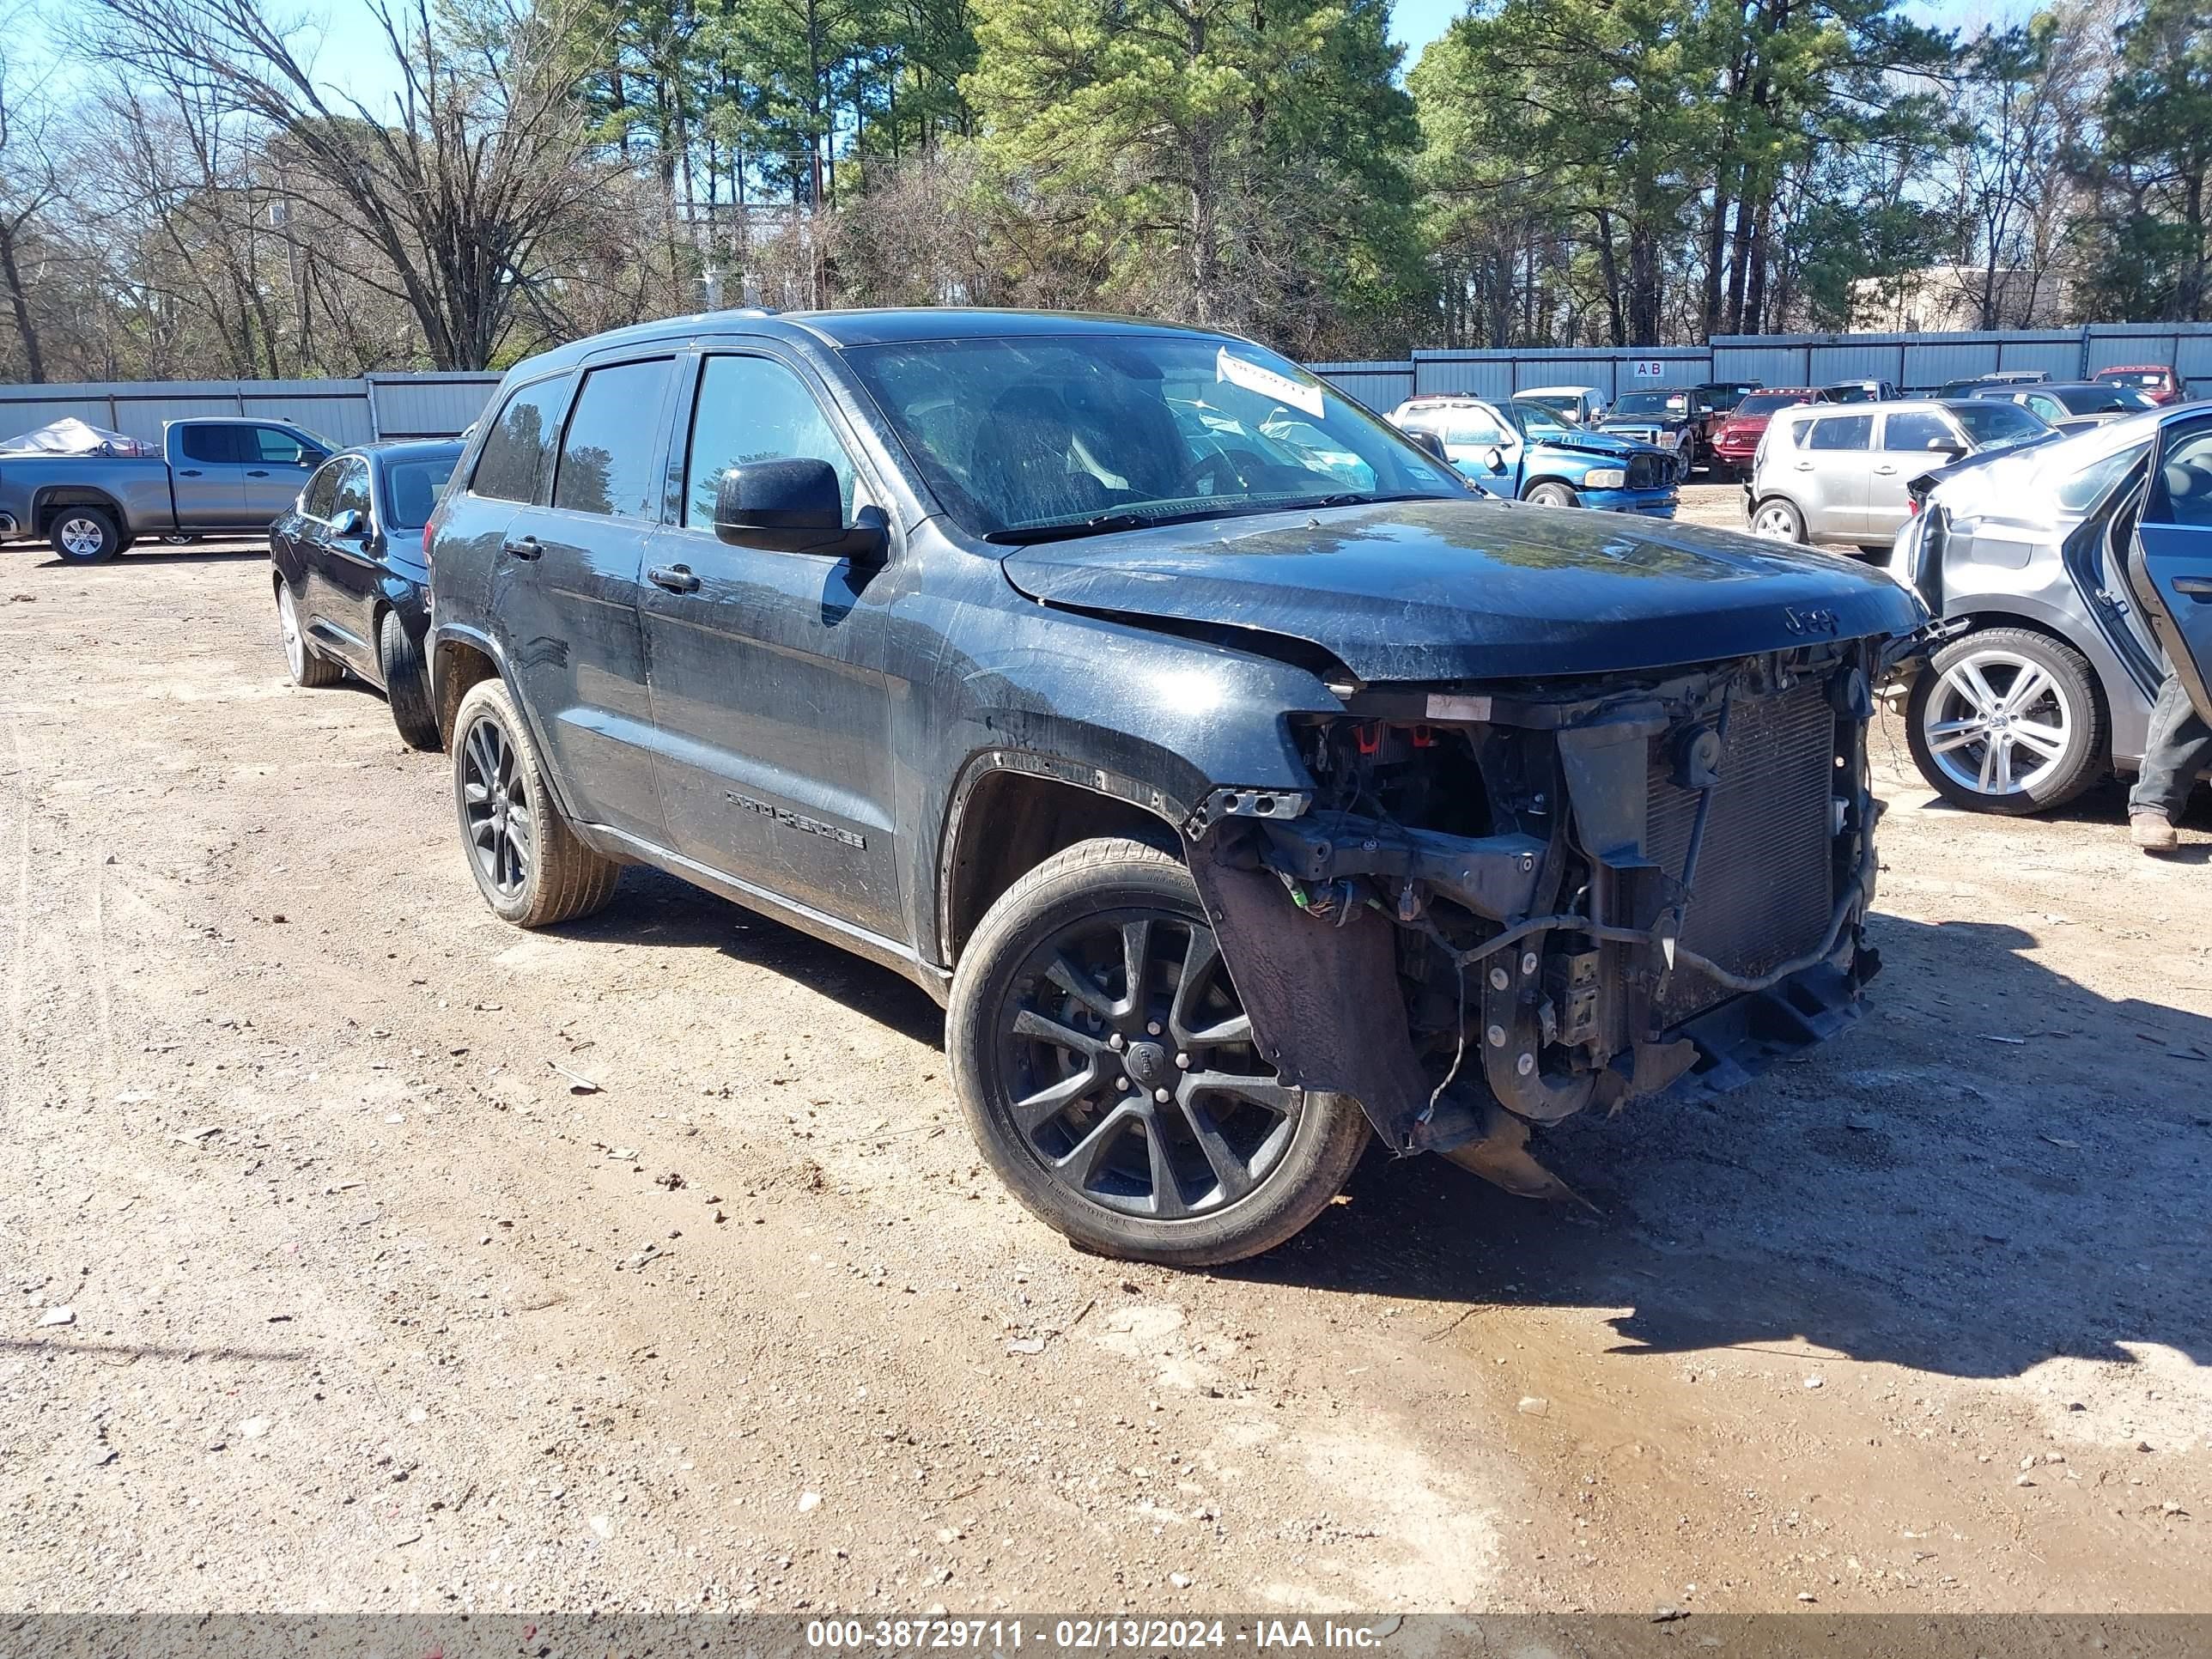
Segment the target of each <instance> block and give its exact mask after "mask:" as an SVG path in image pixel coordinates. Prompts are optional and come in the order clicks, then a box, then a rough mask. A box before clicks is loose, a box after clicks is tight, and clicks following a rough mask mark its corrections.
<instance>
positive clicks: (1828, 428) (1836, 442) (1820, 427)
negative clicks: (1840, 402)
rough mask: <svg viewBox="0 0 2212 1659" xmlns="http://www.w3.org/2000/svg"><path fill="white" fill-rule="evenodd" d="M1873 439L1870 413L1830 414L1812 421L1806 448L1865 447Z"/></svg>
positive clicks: (1872, 422) (1872, 424) (1872, 419)
mask: <svg viewBox="0 0 2212 1659" xmlns="http://www.w3.org/2000/svg"><path fill="white" fill-rule="evenodd" d="M1873 441H1874V416H1871V415H1830V416H1826V417H1824V418H1822V419H1820V420H1817V421H1815V422H1813V430H1812V431H1811V433H1810V434H1808V435H1807V437H1806V440H1805V447H1806V448H1808V449H1865V448H1867V447H1869V445H1871V444H1872V443H1873Z"/></svg>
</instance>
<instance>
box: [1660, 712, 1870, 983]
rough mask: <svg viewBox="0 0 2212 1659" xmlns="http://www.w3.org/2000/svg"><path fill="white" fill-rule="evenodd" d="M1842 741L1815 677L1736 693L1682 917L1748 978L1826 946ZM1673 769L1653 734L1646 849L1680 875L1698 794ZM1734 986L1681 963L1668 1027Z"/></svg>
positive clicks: (1701, 941)
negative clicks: (1751, 693) (1755, 693)
mask: <svg viewBox="0 0 2212 1659" xmlns="http://www.w3.org/2000/svg"><path fill="white" fill-rule="evenodd" d="M1835 742H1836V716H1835V714H1834V711H1833V710H1832V708H1830V707H1829V704H1828V699H1827V694H1826V687H1825V686H1824V685H1823V684H1821V683H1820V682H1819V681H1817V680H1810V679H1808V680H1805V681H1802V682H1800V683H1799V684H1797V685H1796V686H1793V687H1792V688H1791V689H1790V690H1787V691H1784V692H1783V693H1781V694H1779V695H1778V696H1768V697H1760V698H1756V699H1753V698H1746V697H1739V698H1738V699H1737V700H1736V702H1735V708H1733V709H1732V710H1731V711H1730V713H1729V729H1728V744H1727V747H1726V749H1725V750H1724V751H1723V755H1722V758H1721V766H1720V776H1721V782H1720V787H1719V788H1718V789H1717V791H1716V792H1715V793H1714V796H1713V810H1712V817H1711V819H1710V820H1709V821H1708V823H1706V826H1705V850H1704V851H1703V852H1702V853H1701V854H1699V860H1698V872H1697V890H1696V891H1695V892H1694V893H1692V895H1691V897H1690V902H1689V908H1688V910H1687V912H1686V914H1685V915H1684V917H1683V922H1682V943H1683V945H1686V947H1688V948H1689V949H1690V950H1692V951H1696V952H1698V954H1699V955H1700V956H1703V957H1709V958H1711V960H1712V961H1714V962H1717V963H1719V964H1720V965H1721V966H1722V967H1723V968H1726V969H1729V970H1730V971H1731V972H1734V973H1738V974H1745V975H1757V974H1763V973H1765V972H1767V971H1768V970H1769V969H1773V968H1776V967H1778V966H1779V965H1780V964H1781V963H1784V962H1787V961H1789V960H1790V958H1791V957H1796V956H1801V955H1802V954H1803V953H1804V952H1806V951H1810V950H1813V949H1814V948H1815V947H1816V946H1818V945H1819V944H1820V940H1821V938H1822V937H1823V935H1825V934H1826V932H1827V930H1828V917H1829V915H1830V913H1831V912H1832V909H1833V908H1834V904H1835V897H1834V893H1833V891H1832V882H1831V879H1830V877H1831V867H1830V866H1831V859H1830V848H1831V842H1832V836H1833V830H1834V819H1833V808H1832V806H1831V805H1830V804H1829V803H1830V800H1831V799H1832V796H1833V794H1834V793H1835V775H1836V774H1835ZM1673 771H1674V753H1673V750H1672V749H1671V748H1670V747H1669V746H1668V744H1667V743H1666V740H1665V739H1663V738H1660V739H1655V740H1654V741H1653V744H1652V755H1651V770H1650V786H1649V787H1650V819H1649V822H1648V824H1647V827H1646V831H1645V842H1644V847H1645V850H1646V851H1647V853H1648V854H1650V857H1651V859H1652V860H1653V861H1654V862H1655V863H1656V864H1658V865H1660V866H1662V867H1663V868H1664V869H1665V870H1666V871H1667V872H1668V874H1670V875H1673V876H1675V877H1680V875H1681V873H1682V862H1683V860H1684V859H1685V858H1686V856H1687V854H1688V853H1689V848H1690V829H1691V826H1692V824H1693V823H1695V822H1696V821H1697V816H1698V793H1697V792H1696V791H1695V790H1692V789H1683V788H1680V787H1677V786H1676V784H1675V783H1674V779H1673ZM1728 995H1729V992H1727V991H1726V990H1724V989H1723V988H1722V987H1719V986H1717V985H1716V984H1714V983H1713V981H1711V980H1710V979H1708V978H1707V977H1706V976H1705V975H1703V974H1700V973H1698V972H1696V971H1694V970H1693V969H1689V968H1687V967H1682V968H1677V969H1675V970H1674V973H1672V974H1670V975H1668V979H1667V983H1666V985H1665V987H1663V989H1662V993H1661V994H1660V997H1659V1000H1658V1005H1657V1012H1658V1014H1659V1017H1660V1020H1661V1023H1662V1024H1675V1023H1676V1022H1678V1021H1680V1020H1684V1019H1687V1018H1689V1017H1690V1016H1691V1015H1692V1014H1694V1013H1697V1012H1699V1011H1700V1010H1702V1009H1705V1008H1708V1007H1711V1006H1712V1005H1713V1004H1715V1003H1717V1002H1719V1001H1722V1000H1724V999H1725V998H1726V997H1727V996H1728Z"/></svg>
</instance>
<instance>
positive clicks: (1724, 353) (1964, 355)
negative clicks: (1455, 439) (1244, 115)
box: [1313, 323, 2212, 411]
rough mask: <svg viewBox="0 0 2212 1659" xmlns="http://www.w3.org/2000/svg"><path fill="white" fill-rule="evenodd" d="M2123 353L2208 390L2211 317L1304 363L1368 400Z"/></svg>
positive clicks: (2032, 363) (1615, 390) (1917, 370)
mask: <svg viewBox="0 0 2212 1659" xmlns="http://www.w3.org/2000/svg"><path fill="white" fill-rule="evenodd" d="M2128 363H2153V364H2163V365H2170V366H2171V367H2172V368H2174V369H2175V370H2176V371H2178V372H2179V374H2180V375H2181V377H2182V379H2183V380H2185V381H2186V382H2188V385H2189V390H2190V391H2191V393H2207V394H2212V324H2206V323H2093V324H2091V325H2088V326H2087V327H2084V328H2072V329H2020V330H2013V331H2005V332H1997V333H1987V334H1748V335H1723V336H1721V337H1717V338H1716V339H1715V340H1714V341H1713V342H1712V343H1711V345H1709V346H1630V347H1626V348H1620V349H1615V348H1611V347H1607V348H1605V349H1597V350H1580V351H1555V350H1546V351H1537V350H1523V349H1505V350H1501V351H1416V352H1415V353H1414V354H1413V357H1412V358H1411V359H1410V360H1409V361H1407V362H1364V363H1316V364H1314V365H1313V370H1314V373H1316V374H1319V375H1321V376H1322V377H1323V378H1324V379H1326V380H1328V381H1329V382H1330V384H1332V385H1334V386H1340V387H1341V388H1342V389H1343V390H1344V391H1345V392H1346V393H1348V394H1349V395H1351V396H1352V397H1354V398H1358V399H1359V400H1360V402H1362V403H1364V404H1366V405H1367V406H1368V407H1369V408H1370V409H1379V410H1385V411H1388V410H1389V409H1390V408H1391V407H1392V406H1394V405H1395V404H1400V403H1402V402H1404V401H1405V400H1406V399H1407V398H1413V397H1428V396H1431V395H1439V394H1449V393H1452V392H1460V393H1463V394H1466V395H1468V396H1471V397H1479V398H1503V397H1507V396H1510V394H1512V393H1513V392H1525V391H1528V389H1530V388H1531V387H1534V386H1595V387H1596V388H1597V389H1598V390H1599V391H1601V392H1604V393H1605V394H1606V395H1607V397H1608V398H1612V397H1618V396H1619V395H1620V393H1621V392H1632V391H1634V390H1635V389H1636V388H1637V387H1638V386H1695V385H1696V384H1698V383H1699V381H1701V380H1759V381H1761V382H1763V383H1764V384H1765V385H1767V386H1826V385H1829V384H1831V383H1832V382H1834V381H1837V380H1888V381H1891V382H1893V383H1894V384H1895V385H1897V386H1901V387H1904V388H1905V389H1907V390H1921V389H1928V388H1932V387H1935V386H1941V385H1942V384H1943V383H1944V382H1945V381H1946V380H1971V379H1972V378H1973V377H1974V376H1976V375H1978V374H1996V373H1998V372H1999V371H2002V370H2006V369H2040V370H2042V371H2043V372H2044V373H2045V374H2047V375H2049V376H2050V377H2051V379H2052V380H2086V379H2087V378H2088V377H2089V376H2090V375H2093V374H2095V373H2096V372H2097V371H2098V370H2099V369H2100V368H2118V367H2120V366H2122V365H2124V364H2128Z"/></svg>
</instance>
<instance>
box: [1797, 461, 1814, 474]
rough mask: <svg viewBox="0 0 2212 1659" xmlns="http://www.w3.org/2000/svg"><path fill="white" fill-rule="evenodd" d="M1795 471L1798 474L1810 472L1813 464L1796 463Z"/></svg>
mask: <svg viewBox="0 0 2212 1659" xmlns="http://www.w3.org/2000/svg"><path fill="white" fill-rule="evenodd" d="M1797 470H1798V471H1800V472H1810V471H1812V470H1813V463H1812V462H1810V461H1800V462H1798V463H1797Z"/></svg>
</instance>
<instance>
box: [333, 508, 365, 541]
mask: <svg viewBox="0 0 2212 1659" xmlns="http://www.w3.org/2000/svg"><path fill="white" fill-rule="evenodd" d="M367 529H368V526H367V525H366V524H363V523H362V517H361V514H360V513H359V512H358V511H356V509H355V508H353V507H347V508H346V509H345V510H344V511H343V512H342V513H339V514H338V515H337V517H336V518H334V519H332V520H331V535H333V536H337V537H338V538H341V539H343V540H348V541H350V540H351V539H352V538H354V537H356V536H358V535H360V534H361V533H362V532H364V531H366V530H367Z"/></svg>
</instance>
